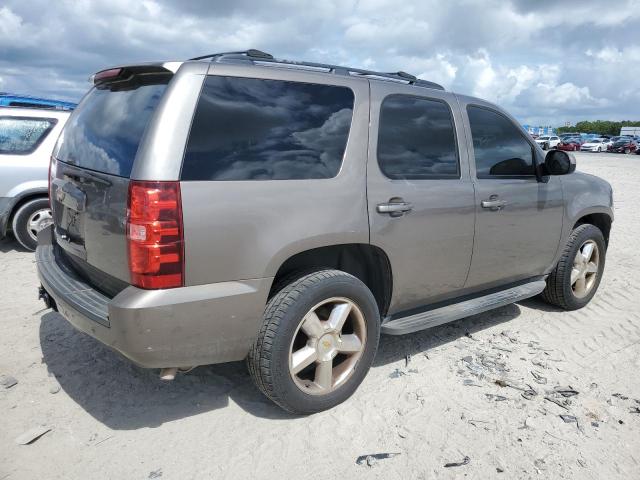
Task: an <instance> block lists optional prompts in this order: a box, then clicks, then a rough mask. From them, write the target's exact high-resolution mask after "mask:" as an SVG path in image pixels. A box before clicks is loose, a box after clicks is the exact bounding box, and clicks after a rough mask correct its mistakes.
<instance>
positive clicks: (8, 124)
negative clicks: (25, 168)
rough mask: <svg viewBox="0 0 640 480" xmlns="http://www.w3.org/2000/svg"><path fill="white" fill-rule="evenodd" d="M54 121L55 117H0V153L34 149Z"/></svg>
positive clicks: (18, 152) (23, 152)
mask: <svg viewBox="0 0 640 480" xmlns="http://www.w3.org/2000/svg"><path fill="white" fill-rule="evenodd" d="M56 122H57V120H56V119H55V118H32V117H0V154H11V155H26V154H29V153H31V152H33V151H35V150H36V148H38V145H40V143H42V141H43V140H44V139H45V138H46V137H47V135H48V134H49V132H50V131H51V129H52V128H53V127H54V125H55V124H56Z"/></svg>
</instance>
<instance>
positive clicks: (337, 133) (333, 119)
mask: <svg viewBox="0 0 640 480" xmlns="http://www.w3.org/2000/svg"><path fill="white" fill-rule="evenodd" d="M352 113H353V92H352V91H351V90H350V89H348V88H345V87H336V86H329V85H317V84H310V83H296V82H284V81H280V80H261V79H254V78H234V77H220V76H210V77H208V78H207V80H206V81H205V85H204V88H203V91H202V94H201V96H200V101H199V103H198V107H197V109H196V113H195V117H194V120H193V125H192V127H191V133H190V136H189V141H188V144H187V151H186V154H185V158H184V164H183V167H182V179H183V180H290V179H305V178H331V177H335V176H336V175H337V174H338V171H339V170H340V165H341V164H342V157H343V155H344V150H345V148H346V144H347V137H348V136H349V127H350V125H351V117H352Z"/></svg>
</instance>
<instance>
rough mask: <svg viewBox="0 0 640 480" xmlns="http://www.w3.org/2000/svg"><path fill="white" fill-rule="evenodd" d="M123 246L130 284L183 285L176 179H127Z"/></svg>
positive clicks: (157, 286) (177, 185)
mask: <svg viewBox="0 0 640 480" xmlns="http://www.w3.org/2000/svg"><path fill="white" fill-rule="evenodd" d="M127 248H128V254H129V272H130V274H131V283H132V284H133V285H135V286H137V287H140V288H148V289H156V288H174V287H181V286H183V285H184V262H183V260H184V240H183V232H182V201H181V199H180V183H178V182H143V181H137V180H132V181H131V182H130V183H129V200H128V208H127Z"/></svg>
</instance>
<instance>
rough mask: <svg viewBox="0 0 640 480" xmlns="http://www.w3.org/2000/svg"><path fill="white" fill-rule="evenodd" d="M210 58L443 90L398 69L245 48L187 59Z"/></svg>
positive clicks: (213, 60)
mask: <svg viewBox="0 0 640 480" xmlns="http://www.w3.org/2000/svg"><path fill="white" fill-rule="evenodd" d="M207 58H210V59H211V61H212V62H219V61H221V60H224V61H229V60H231V61H240V62H251V63H254V64H256V63H257V64H269V63H272V64H275V65H283V66H286V67H290V68H302V69H321V70H325V72H326V73H333V74H336V75H355V76H362V77H372V78H378V79H381V80H392V81H396V82H405V83H407V84H408V85H416V86H420V87H426V88H433V89H436V90H444V87H443V86H442V85H439V84H437V83H435V82H430V81H429V80H422V79H419V78H417V77H416V76H415V75H411V74H410V73H407V72H403V71H398V72H376V71H374V70H365V69H361V68H352V67H344V66H340V65H331V64H328V63H314V62H299V61H294V60H283V59H277V58H275V57H274V56H273V55H271V54H269V53H266V52H263V51H261V50H255V49H250V50H245V51H241V52H222V53H212V54H210V55H202V56H200V57H194V58H190V59H189V60H205V59H207Z"/></svg>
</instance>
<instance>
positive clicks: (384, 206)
mask: <svg viewBox="0 0 640 480" xmlns="http://www.w3.org/2000/svg"><path fill="white" fill-rule="evenodd" d="M412 209H413V205H411V204H410V203H408V202H389V203H380V204H378V206H377V207H376V211H377V212H378V213H388V214H390V215H391V216H392V217H398V216H400V215H402V214H403V213H405V212H409V211H411V210H412Z"/></svg>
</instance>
